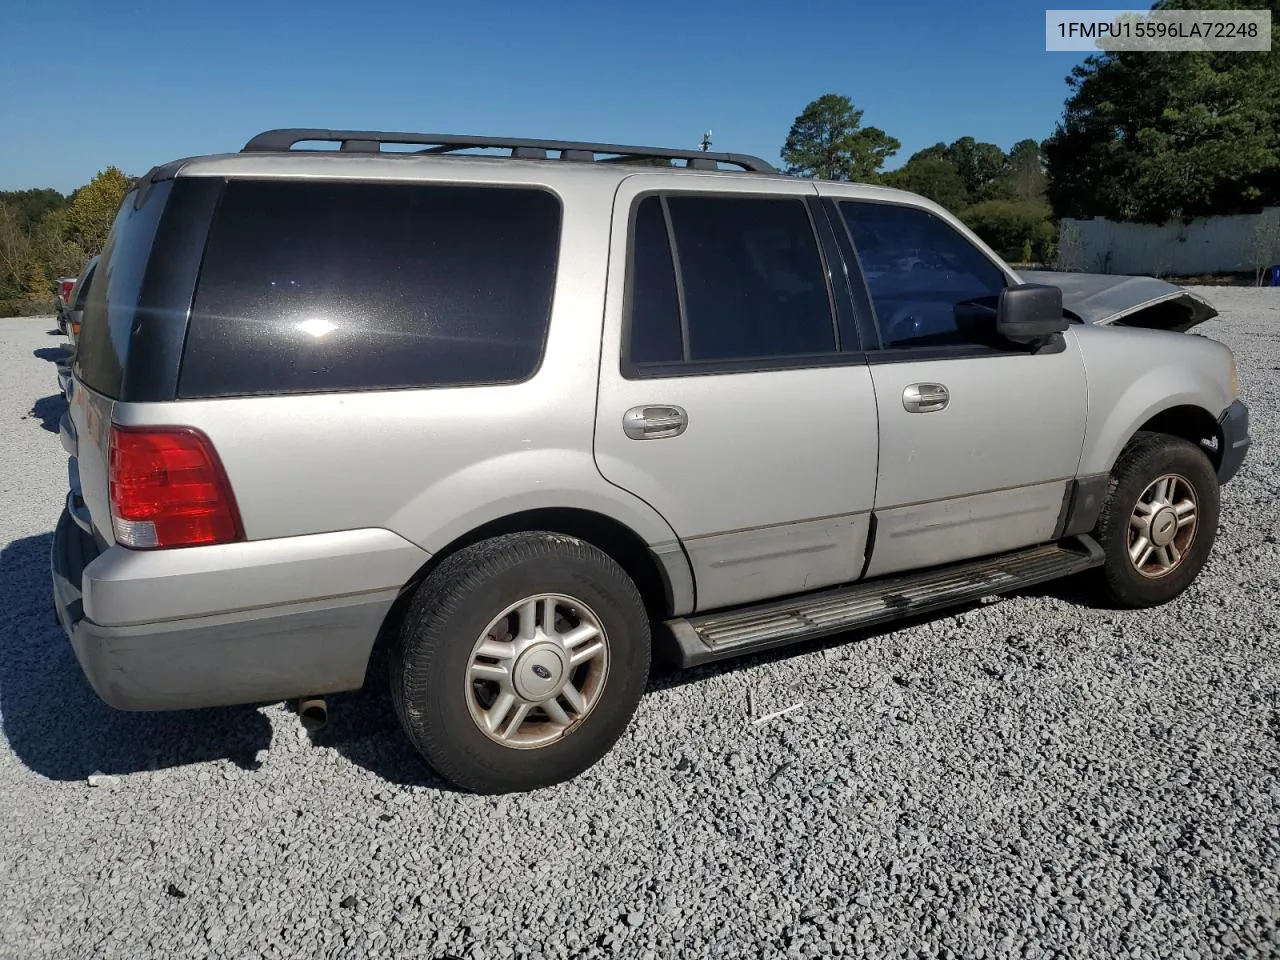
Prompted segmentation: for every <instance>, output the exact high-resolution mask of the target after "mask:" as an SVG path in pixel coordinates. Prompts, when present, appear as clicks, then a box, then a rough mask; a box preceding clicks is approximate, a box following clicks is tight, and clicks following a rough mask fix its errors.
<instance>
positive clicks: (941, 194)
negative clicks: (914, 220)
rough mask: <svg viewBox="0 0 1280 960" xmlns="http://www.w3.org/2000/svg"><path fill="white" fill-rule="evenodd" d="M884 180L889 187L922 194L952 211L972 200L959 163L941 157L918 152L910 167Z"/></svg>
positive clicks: (891, 173)
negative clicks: (959, 169) (957, 167)
mask: <svg viewBox="0 0 1280 960" xmlns="http://www.w3.org/2000/svg"><path fill="white" fill-rule="evenodd" d="M922 152H923V151H922ZM883 179H884V183H885V185H886V186H890V187H897V188H898V189H900V190H910V191H911V192H912V193H918V194H920V196H922V197H928V198H929V199H930V200H932V201H934V202H935V203H938V204H940V205H942V206H944V207H946V208H947V209H948V210H959V209H961V208H963V207H964V206H965V204H966V203H967V202H968V199H969V192H968V191H967V190H966V189H965V186H964V180H963V179H962V178H961V176H960V173H959V171H957V170H956V168H955V165H954V164H953V163H951V162H950V161H948V160H944V159H942V158H940V157H937V156H932V155H931V156H924V157H921V155H920V154H916V155H915V156H913V157H912V158H911V159H910V160H908V161H907V163H906V166H904V167H902V168H901V169H899V170H894V171H892V172H890V173H886V174H885V175H884V178H883Z"/></svg>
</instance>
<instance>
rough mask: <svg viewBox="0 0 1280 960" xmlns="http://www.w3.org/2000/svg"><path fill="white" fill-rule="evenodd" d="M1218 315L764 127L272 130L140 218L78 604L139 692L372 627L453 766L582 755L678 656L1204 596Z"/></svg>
mask: <svg viewBox="0 0 1280 960" xmlns="http://www.w3.org/2000/svg"><path fill="white" fill-rule="evenodd" d="M318 141H322V142H326V144H327V147H328V148H321V147H322V145H321V144H318V143H317V142H318ZM388 143H392V144H399V145H401V147H400V148H399V149H396V150H384V149H383V146H382V145H383V144H388ZM334 144H337V145H338V147H339V148H338V149H332V146H333V145H334ZM404 145H408V146H409V147H410V148H411V149H409V150H406V149H404V148H403V147H404ZM480 148H487V149H488V155H477V153H476V150H477V149H480ZM499 151H500V155H494V154H495V153H498V152H499ZM730 168H732V169H730ZM1213 315H1214V310H1213V308H1212V307H1211V306H1209V305H1208V304H1207V303H1205V302H1204V301H1203V300H1200V299H1199V298H1197V297H1194V296H1192V295H1191V294H1189V293H1187V292H1185V291H1183V290H1181V289H1179V288H1177V287H1173V286H1171V285H1169V284H1166V283H1162V282H1160V281H1157V280H1152V279H1143V278H1123V277H1090V276H1086V275H1078V274H1076V275H1061V276H1059V275H1050V274H1036V275H1028V274H1023V275H1022V276H1019V275H1018V274H1017V273H1015V272H1014V271H1013V270H1012V269H1011V268H1010V267H1009V266H1008V265H1007V264H1005V263H1004V262H1003V261H1001V260H1000V258H999V257H997V256H996V255H995V254H994V253H993V252H992V251H991V249H989V248H988V247H987V246H986V245H985V244H984V243H982V242H981V241H980V240H979V239H978V238H977V237H976V236H975V235H974V234H973V233H972V232H970V231H969V230H968V229H966V228H965V227H964V226H963V225H962V224H961V223H960V222H958V221H957V220H956V218H955V217H953V216H951V215H950V214H949V213H947V212H946V211H945V210H943V209H942V208H940V207H938V206H937V205H936V204H933V203H931V202H929V201H927V200H924V199H922V198H920V197H918V196H914V195H911V194H908V193H902V192H899V191H895V190H889V189H883V188H879V187H874V186H864V185H857V184H850V183H827V182H814V181H809V180H799V179H794V178H790V177H786V176H782V175H780V174H778V173H777V172H776V171H775V170H773V169H772V168H771V167H770V166H769V165H768V164H767V163H765V162H763V161H761V160H758V159H756V158H753V157H746V156H741V155H733V154H711V153H698V152H693V151H688V152H685V151H676V150H658V149H654V148H641V147H627V146H617V145H605V144H582V143H566V142H559V141H555V142H553V141H528V140H510V139H489V138H476V137H452V136H435V135H419V134H402V133H396V134H384V133H372V132H359V131H330V130H285V131H270V132H268V133H265V134H262V135H259V136H257V137H255V138H254V139H253V140H251V141H250V142H249V143H248V144H247V146H246V147H245V148H244V149H243V150H242V151H241V152H240V153H238V154H231V155H225V156H210V157H199V158H194V159H187V160H181V161H178V162H175V163H171V164H168V165H166V166H162V167H157V168H156V169H154V170H152V171H151V172H150V173H149V175H147V176H146V177H144V178H142V180H141V181H140V182H139V184H138V185H137V187H136V188H135V189H134V190H133V192H132V193H130V194H129V196H128V197H127V198H126V199H125V202H124V204H123V206H122V208H121V210H120V212H119V214H118V216H117V218H116V222H115V226H114V228H113V231H112V234H111V237H110V239H109V241H108V243H107V246H106V249H105V250H104V252H103V254H102V260H101V270H99V271H98V279H97V281H96V282H95V283H94V284H93V285H92V287H91V289H90V292H89V297H88V302H87V304H86V307H85V315H84V324H83V329H82V331H81V338H80V343H79V348H78V350H77V351H76V355H75V360H74V377H73V381H72V384H71V388H70V409H69V414H68V416H67V417H66V418H64V421H63V423H62V430H61V438H62V442H63V444H64V445H65V447H66V450H67V452H68V453H69V454H70V457H71V460H70V471H69V472H70V493H69V495H68V497H67V506H66V511H65V514H64V516H63V518H62V521H61V522H60V524H59V526H58V530H57V535H56V538H55V545H54V549H53V556H52V567H53V585H54V592H55V599H56V607H57V611H58V616H59V619H60V621H61V623H62V624H63V626H64V628H65V629H66V631H67V633H68V634H69V635H70V638H71V642H72V644H73V646H74V648H75V651H76V655H77V657H78V658H79V661H80V664H81V666H82V668H83V670H84V672H85V674H86V675H87V677H88V679H89V681H90V683H91V684H92V685H93V687H94V689H95V690H96V691H97V693H98V694H99V696H101V697H102V699H103V700H105V701H106V702H107V703H109V704H111V705H112V706H114V707H118V708H122V709H128V710H168V709H180V708H183V709H185V708H195V707H206V706H212V705H219V704H232V703H247V702H260V701H276V700H281V699H286V698H290V699H291V698H311V697H323V696H324V695H326V694H331V693H336V692H339V691H346V690H352V689H355V688H359V687H361V686H362V685H363V684H364V682H365V674H366V669H367V666H368V664H369V661H370V653H371V651H372V649H373V648H374V645H375V642H376V641H377V640H378V639H379V638H380V637H382V638H385V639H386V640H387V641H388V642H389V643H390V645H391V649H390V657H389V659H390V662H391V673H392V676H391V687H392V695H393V700H394V703H395V707H396V710H397V711H398V713H399V716H400V719H401V721H402V723H403V726H404V728H405V730H406V731H407V733H408V736H409V737H410V739H411V740H412V742H413V743H414V745H415V746H416V747H417V748H418V749H419V750H420V751H421V753H422V754H423V755H424V757H425V758H426V760H427V761H429V762H430V764H432V765H433V766H434V768H435V769H436V770H437V771H438V772H439V773H440V774H441V775H442V776H443V777H445V778H447V779H448V780H450V781H452V782H454V783H455V784H458V785H460V786H462V787H464V788H468V789H471V790H475V791H480V792H503V791H512V790H525V789H530V788H534V787H538V786H542V785H547V784H551V783H555V782H559V781H562V780H565V779H568V778H571V777H573V776H575V775H577V774H578V773H580V772H581V771H583V770H585V769H586V768H588V767H589V766H591V765H592V764H593V763H595V762H596V761H597V760H598V759H599V758H600V757H601V756H603V755H604V754H605V753H606V752H607V751H608V750H609V749H610V748H611V746H612V745H613V743H614V742H615V740H616V739H617V737H618V736H619V735H620V734H621V733H622V732H623V731H624V729H625V728H626V726H627V724H628V723H629V722H630V718H631V716H632V713H633V711H634V708H635V707H636V704H637V701H638V699H639V697H640V695H641V692H642V691H643V690H644V689H645V685H646V681H647V678H648V675H649V670H650V657H651V650H652V651H653V653H654V654H659V655H665V656H667V657H669V658H671V659H672V660H674V661H675V663H677V664H679V665H682V666H689V665H693V664H701V663H706V662H708V661H712V660H718V659H721V658H727V657H734V656H738V655H741V654H744V653H749V652H754V651H759V650H764V649H767V648H772V647H778V646H782V645H785V644H793V643H801V642H804V641H807V640H810V639H811V638H814V637H818V636H822V635H825V634H833V633H839V632H843V631H848V630H852V629H858V628H863V627H866V626H867V625H869V624H874V623H880V622H884V621H889V620H893V619H895V618H899V617H903V616H907V615H915V614H918V613H920V612H922V611H926V610H930V609H935V608H940V607H945V606H948V605H954V604H958V603H965V602H970V601H973V600H975V599H977V598H980V597H983V596H986V595H989V594H996V593H1001V592H1005V591H1010V590H1014V589H1018V588H1021V587H1024V586H1026V585H1028V584H1033V583H1037V582H1042V581H1047V580H1050V579H1054V578H1057V577H1062V576H1066V575H1070V574H1076V573H1084V572H1086V571H1087V572H1088V575H1089V576H1091V577H1093V578H1094V579H1095V580H1096V582H1097V585H1098V587H1099V589H1100V595H1101V596H1102V597H1104V598H1108V599H1109V601H1110V602H1114V603H1118V604H1122V605H1126V606H1130V607H1147V606H1152V605H1156V604H1161V603H1164V602H1166V601H1168V600H1170V599H1172V598H1173V597H1176V596H1177V595H1178V594H1179V593H1181V592H1182V591H1183V590H1185V589H1186V588H1187V586H1188V585H1189V584H1190V583H1191V582H1192V580H1193V579H1194V578H1195V577H1196V575H1197V573H1198V572H1199V570H1200V569H1201V567H1202V566H1203V564H1204V563H1205V560H1206V558H1207V557H1208V555H1209V553H1210V549H1211V547H1212V545H1213V541H1214V536H1215V533H1216V530H1217V526H1218V511H1219V484H1220V483H1223V482H1226V481H1227V480H1229V479H1230V478H1231V477H1232V475H1233V474H1234V473H1235V472H1236V470H1237V469H1238V468H1239V466H1240V464H1241V462H1242V460H1243V459H1244V457H1245V452H1246V449H1247V446H1248V443H1249V440H1248V430H1247V413H1246V410H1245V408H1244V406H1243V405H1242V404H1241V403H1240V402H1239V400H1238V399H1237V396H1236V378H1235V371H1234V365H1233V359H1232V356H1231V353H1230V352H1229V351H1228V350H1227V348H1226V347H1224V346H1223V345H1221V344H1220V343H1217V342H1215V341H1213V340H1210V339H1207V338H1204V337H1201V336H1199V335H1195V334H1188V333H1187V332H1186V331H1187V330H1189V329H1190V328H1191V327H1193V326H1195V325H1196V324H1198V323H1200V322H1202V321H1203V320H1206V319H1208V318H1210V317H1212V316H1213ZM1143 327H1146V328H1159V327H1163V328H1165V329H1163V330H1161V329H1142V328H1143Z"/></svg>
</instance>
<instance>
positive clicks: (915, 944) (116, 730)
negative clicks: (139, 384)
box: [0, 288, 1280, 960]
mask: <svg viewBox="0 0 1280 960" xmlns="http://www.w3.org/2000/svg"><path fill="white" fill-rule="evenodd" d="M1202 292H1203V293H1204V294H1205V295H1206V296H1208V297H1209V299H1210V300H1211V301H1213V302H1214V303H1215V304H1217V305H1218V306H1219V307H1220V308H1221V310H1222V312H1223V314H1224V316H1223V318H1222V319H1220V320H1215V321H1211V322H1209V323H1207V324H1205V325H1204V326H1203V327H1201V328H1199V331H1200V332H1203V333H1204V334H1206V335H1208V336H1211V337H1215V338H1218V339H1221V340H1223V341H1224V342H1226V343H1228V344H1229V345H1231V346H1232V347H1233V348H1234V349H1235V350H1236V353H1237V356H1238V358H1239V363H1240V385H1241V391H1242V393H1243V396H1244V399H1245V401H1246V402H1247V403H1248V404H1249V405H1250V407H1251V411H1252V423H1253V436H1254V438H1255V444H1254V447H1253V450H1252V451H1251V453H1250V455H1249V459H1248V461H1247V462H1246V464H1245V466H1244V468H1243V470H1242V472H1241V474H1240V475H1239V477H1238V478H1237V479H1236V480H1235V481H1234V482H1233V483H1232V484H1230V485H1229V486H1228V487H1227V488H1226V489H1225V492H1224V506H1223V518H1222V525H1221V532H1220V539H1219V543H1218V546H1217V548H1216V550H1215V552H1214V554H1213V558H1212V560H1211V561H1210V563H1209V565H1208V567H1207V568H1206V569H1205V571H1204V573H1203V574H1202V576H1201V577H1200V579H1199V581H1198V582H1197V583H1196V584H1195V585H1194V587H1193V588H1192V589H1191V590H1190V591H1189V592H1188V593H1187V594H1185V595H1184V596H1183V597H1182V598H1180V599H1179V600H1178V601H1176V602H1175V603H1173V604H1171V605H1169V606H1167V607H1165V608H1162V609H1160V610H1157V611H1147V612H1143V613H1122V612H1115V611H1109V610H1103V609H1091V608H1089V607H1088V606H1085V605H1083V604H1082V603H1078V602H1077V597H1076V596H1075V594H1074V593H1073V590H1072V588H1071V587H1070V586H1069V585H1060V586H1057V587H1051V588H1048V589H1040V590H1037V591H1034V592H1032V593H1028V594H1026V595H1020V596H1016V597H1013V598H1009V599H1004V600H1001V601H999V602H996V603H991V604H987V605H983V606H978V605H975V606H973V607H970V608H967V609H964V610H961V611H957V612H953V613H950V614H947V615H944V616H939V617H936V618H934V619H932V620H930V621H928V622H925V623H921V624H913V625H911V626H908V627H906V628H903V629H898V630H886V631H883V632H879V633H876V634H874V635H871V636H861V637H853V638H849V637H846V638H842V639H843V641H844V642H843V643H835V642H833V643H828V644H823V645H810V646H808V647H806V648H802V649H801V650H799V651H792V652H789V653H788V652H782V653H778V654H775V655H769V656H761V657H755V658H751V659H748V660H746V661H743V662H740V663H735V664H729V665H721V666H718V667H708V668H701V669H698V670H695V671H692V672H690V673H688V674H684V675H678V674H663V675H660V676H659V677H657V678H656V679H655V681H654V682H653V684H652V686H651V689H650V692H649V693H648V694H647V695H646V696H645V697H644V699H643V701H642V703H641V706H640V711H639V715H638V717H637V719H636V722H635V724H634V725H633V726H632V727H631V728H630V730H629V731H628V733H627V734H626V735H625V736H624V737H623V739H622V740H621V741H620V742H619V743H618V745H617V746H616V748H615V749H614V751H613V752H612V753H611V754H610V755H609V757H608V758H607V759H605V760H604V761H603V762H602V763H600V764H599V765H598V766H597V767H595V768H593V769H592V770H591V771H589V772H588V773H587V774H586V775H585V776H583V777H582V778H580V779H579V780H577V781H575V782H573V783H570V784H566V785H563V786H560V787H556V788H552V789H547V790H542V791H538V792H537V793H534V794H532V795H526V796H507V797H500V798H484V797H475V796H470V795H466V794H461V793H456V792H453V791H450V790H447V789H444V788H443V787H442V785H441V784H440V783H439V781H438V780H437V779H436V778H434V777H433V776H432V775H431V773H430V772H429V771H428V770H426V769H425V768H424V767H423V766H422V765H421V764H420V763H419V761H418V760H417V758H416V756H415V755H414V754H413V752H412V750H411V749H410V748H409V746H408V745H407V743H406V741H405V739H404V738H403V737H402V736H401V734H400V732H399V730H398V728H397V727H396V724H395V721H394V718H393V713H392V710H391V707H390V703H389V700H388V696H387V693H386V685H385V681H384V680H383V676H384V669H385V666H384V664H381V663H376V664H375V665H374V668H373V669H372V670H371V673H370V677H371V679H370V683H369V688H368V689H367V690H365V691H364V692H361V693H359V694H351V695H346V696H341V697H335V698H333V700H332V701H331V706H332V709H333V713H332V720H331V723H330V725H329V727H328V728H327V729H326V730H324V731H323V732H321V733H319V734H316V735H315V736H314V738H312V739H314V744H313V743H311V742H310V741H309V740H299V739H298V738H297V736H296V735H295V732H294V731H295V729H296V725H297V719H296V717H295V716H294V715H293V714H292V713H291V712H290V711H289V710H286V709H284V708H283V707H282V706H281V705H275V706H271V707H263V708H242V709H228V710H206V711H199V712H191V713H167V714H129V713H118V712H114V711H112V710H110V709H109V708H107V707H105V706H103V705H102V704H101V703H100V702H99V701H98V700H97V698H96V697H95V696H94V694H93V692H92V691H91V690H90V688H89V687H88V685H87V684H86V683H85V681H84V680H83V678H82V676H81V674H80V671H79V669H78V668H77V666H76V663H75V659H74V656H73V655H72V652H71V650H70V648H69V647H68V645H67V643H66V641H65V639H64V638H63V637H62V635H61V633H60V632H59V629H58V627H57V626H56V625H55V624H54V621H53V614H52V611H51V609H50V594H49V582H48V573H47V564H48V554H49V544H50V531H51V530H52V529H53V525H54V521H55V519H56V518H57V515H58V512H59V510H60V508H61V503H62V499H63V494H64V491H65V484H66V472H65V458H64V457H63V454H62V451H61V449H60V447H59V445H58V440H57V435H56V433H55V432H53V431H55V430H56V425H57V416H58V414H59V413H60V412H61V401H60V399H59V398H57V397H56V393H57V386H56V377H55V371H54V365H53V364H52V363H51V362H49V361H50V360H51V359H52V358H53V357H54V356H56V351H58V350H59V346H58V345H59V343H60V340H59V339H58V338H57V337H54V336H50V335H48V334H47V333H46V331H47V330H49V329H51V328H52V321H49V320H38V319H22V320H17V319H11V320H0V370H2V371H3V375H0V497H2V500H0V502H3V503H4V505H5V509H4V510H3V511H0V617H2V618H3V629H2V632H0V728H2V733H3V736H2V743H0V784H2V786H0V877H3V878H4V879H3V884H2V885H0V956H3V957H5V958H23V960H35V958H40V957H59V958H62V957H88V956H92V957H95V958H126V957H128V958H134V957H144V956H147V957H150V956H157V957H158V956H166V957H167V956H175V957H178V956H180V957H234V958H245V957H255V958H296V957H320V956H324V957H352V958H355V957H361V958H363V957H372V956H385V957H390V956H397V957H399V956H405V957H414V958H426V960H436V958H440V957H444V956H448V955H453V956H458V957H467V958H477V957H486V958H506V957H521V958H525V957H527V958H533V957H545V958H548V960H551V958H560V957H575V958H576V957H603V956H623V957H662V958H678V957H690V958H693V957H696V958H704V957H757V956H767V957H818V956H826V955H832V956H837V955H838V956H868V957H890V956H893V957H897V956H907V955H910V956H913V957H915V956H927V957H966V958H969V957H1026V958H1036V957H1044V958H1049V957H1070V958H1072V960H1076V958H1082V957H1099V958H1115V957H1130V956H1133V957H1169V958H1200V957H1232V958H1236V957H1273V956H1276V955H1277V954H1280V786H1278V784H1280V582H1278V580H1280V291H1278V290H1274V289H1271V290H1268V289H1262V290H1258V289H1219V288H1206V289H1204V290H1202ZM33 352H34V354H35V355H33ZM33 405H34V411H35V413H34V414H33V413H32V411H33ZM744 688H745V689H755V690H757V691H768V696H767V697H765V696H759V695H758V696H757V699H758V700H759V701H760V702H758V703H756V704H755V705H754V709H753V710H752V714H753V715H754V711H755V710H756V709H758V710H759V711H760V713H761V714H764V713H768V712H771V711H773V710H776V709H780V708H781V707H784V706H786V705H787V704H791V703H795V702H797V701H798V700H800V699H803V701H804V703H805V712H804V714H803V721H802V722H793V721H794V718H792V717H789V718H788V721H787V722H778V723H769V724H765V725H763V726H759V727H752V726H749V725H744V724H743V722H742V721H743V717H742V707H743V702H744V699H745V697H744ZM766 701H767V702H766ZM267 749H269V750H270V762H269V763H263V762H262V760H263V758H264V757H265V756H266V754H264V753H263V751H265V750H267ZM95 771H100V772H102V773H103V774H105V775H109V776H113V777H116V778H118V779H119V781H120V785H119V787H118V788H117V789H114V790H87V789H85V787H84V784H85V780H86V778H87V777H88V776H89V774H90V773H93V772H95Z"/></svg>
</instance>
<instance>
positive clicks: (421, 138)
mask: <svg viewBox="0 0 1280 960" xmlns="http://www.w3.org/2000/svg"><path fill="white" fill-rule="evenodd" d="M306 142H323V143H337V144H339V147H338V149H339V150H340V151H343V152H348V153H381V152H382V144H384V143H391V144H417V145H420V146H422V147H424V149H422V150H417V151H413V152H415V153H455V152H457V151H459V150H469V149H477V148H490V149H494V148H496V149H500V150H504V149H505V150H510V151H511V156H512V157H516V158H521V159H529V160H546V159H548V156H547V153H548V151H554V152H557V153H558V154H559V155H560V156H559V159H561V160H576V161H585V162H596V161H597V154H604V155H605V157H606V159H605V160H604V161H603V162H612V163H625V162H628V161H633V160H637V159H646V158H648V159H659V160H684V161H685V167H687V168H691V169H694V170H717V169H719V164H722V163H724V164H729V165H730V166H736V167H741V168H742V169H743V170H746V171H748V172H749V173H777V172H778V171H777V169H775V168H774V167H773V165H772V164H769V163H767V162H766V161H764V160H761V159H760V158H759V157H753V156H750V155H748V154H745V153H708V152H705V151H702V150H669V149H667V148H665V147H633V146H623V145H620V144H611V143H578V142H575V141H572V140H525V139H520V138H517V137H466V136H458V135H456V134H438V133H388V132H386V131H381V130H308V129H282V130H267V131H265V132H264V133H260V134H258V135H257V136H256V137H254V138H253V139H252V140H250V141H249V142H248V143H246V144H245V145H244V148H243V149H242V150H241V151H240V152H241V153H278V152H281V151H285V152H289V151H293V148H294V146H295V145H296V144H299V143H306ZM298 152H303V151H298Z"/></svg>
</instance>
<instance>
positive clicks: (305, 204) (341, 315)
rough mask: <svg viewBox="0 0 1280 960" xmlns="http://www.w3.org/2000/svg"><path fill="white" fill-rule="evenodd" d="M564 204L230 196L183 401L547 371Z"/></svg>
mask: <svg viewBox="0 0 1280 960" xmlns="http://www.w3.org/2000/svg"><path fill="white" fill-rule="evenodd" d="M560 220H561V211H560V201H559V199H558V198H557V197H556V196H554V195H553V194H551V193H550V192H548V191H545V190H541V189H536V188H525V187H492V186H457V185H444V184H421V183H395V184H385V183H350V182H347V183H339V182H317V181H246V180H232V181H230V182H228V184H227V187H226V191H225V193H224V195H223V198H222V201H221V204H220V205H219V208H218V212H217V214H216V216H215V218H214V222H213V226H212V229H211V231H210V234H209V243H208V247H207V250H206V253H205V257H204V264H203V266H202V268H201V273H200V282H199V285H198V287H197V289H196V295H195V300H194V302H193V304H192V311H191V320H190V324H189V327H188V331H187V342H186V347H185V351H184V356H183V364H182V373H181V379H180V382H179V391H178V392H179V394H180V396H183V397H220V396H236V395H262V394H292V393H316V392H330V391H339V390H377V389H394V388H413V387H445V386H464V385H471V384H493V383H510V382H517V381H520V380H524V379H527V378H528V377H530V376H532V375H533V373H534V372H535V371H536V370H537V368H538V365H539V364H540V362H541V359H542V351H543V345H544V342H545V339H546V334H547V327H548V323H549V319H550V310H551V298H552V294H553V291H554V286H555V276H556V260H557V255H558V249H559V235H560Z"/></svg>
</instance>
